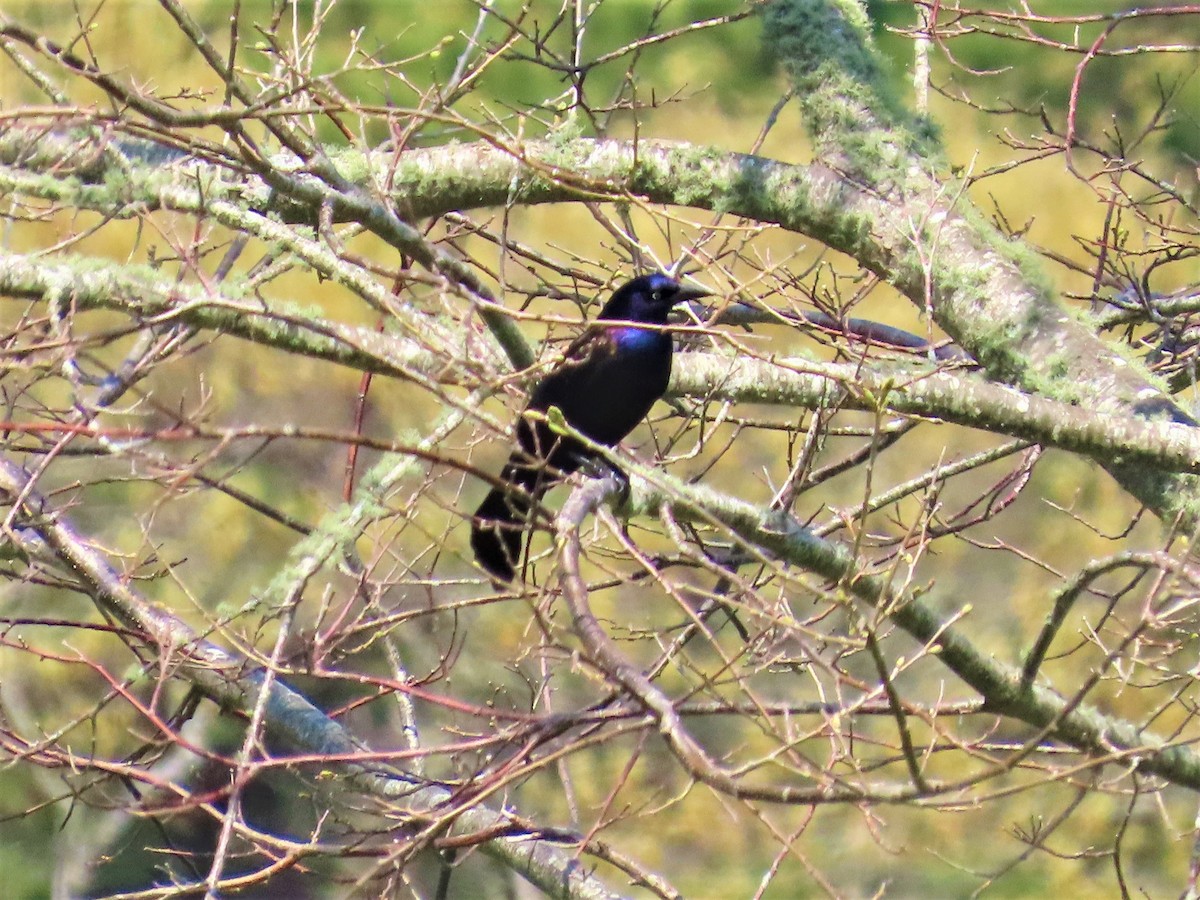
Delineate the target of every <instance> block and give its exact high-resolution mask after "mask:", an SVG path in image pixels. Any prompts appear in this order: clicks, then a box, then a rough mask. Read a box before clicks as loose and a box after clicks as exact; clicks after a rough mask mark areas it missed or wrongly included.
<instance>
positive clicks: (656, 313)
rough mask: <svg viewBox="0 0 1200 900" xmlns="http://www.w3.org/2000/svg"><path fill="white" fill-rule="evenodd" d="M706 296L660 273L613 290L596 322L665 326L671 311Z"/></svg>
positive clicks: (643, 277)
mask: <svg viewBox="0 0 1200 900" xmlns="http://www.w3.org/2000/svg"><path fill="white" fill-rule="evenodd" d="M708 296H710V294H709V292H708V291H706V290H703V289H702V288H695V287H689V286H687V285H682V284H680V283H679V282H678V281H676V280H675V279H674V278H671V277H670V276H669V275H664V274H663V273H662V272H655V273H654V274H652V275H640V276H638V277H637V278H635V279H633V280H632V281H629V282H626V283H625V284H623V285H621V287H619V288H617V290H616V291H615V292H614V293H613V295H612V297H611V299H609V301H608V302H607V303H606V304H604V309H602V310H600V318H601V319H624V320H625V321H628V322H646V323H647V324H651V325H666V324H667V314H668V313H669V312H670V311H671V307H673V306H675V305H676V304H677V303H684V302H686V301H688V300H696V299H698V298H700V297H708Z"/></svg>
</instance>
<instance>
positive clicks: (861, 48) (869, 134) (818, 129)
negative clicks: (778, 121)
mask: <svg viewBox="0 0 1200 900" xmlns="http://www.w3.org/2000/svg"><path fill="white" fill-rule="evenodd" d="M763 20H764V21H763V34H764V41H765V43H766V45H767V48H768V50H769V51H770V52H772V53H773V54H774V55H775V56H776V57H777V58H778V59H779V61H780V62H781V63H782V64H783V66H784V68H785V69H786V70H787V72H788V74H789V75H790V76H791V79H792V82H793V84H794V85H795V87H796V92H797V95H798V97H799V99H800V106H801V110H802V111H803V114H804V119H805V125H806V127H807V128H808V130H809V132H810V134H812V136H813V138H814V140H816V141H817V143H818V147H819V148H821V147H824V148H834V149H836V151H837V152H838V154H839V155H841V156H843V157H848V158H849V159H850V160H851V161H852V163H853V165H854V168H855V169H856V174H859V175H861V176H865V177H867V178H868V179H871V178H874V177H877V176H878V175H879V174H880V173H882V172H885V171H888V170H891V169H894V168H895V167H896V165H897V162H898V161H902V157H904V156H905V155H917V156H922V157H926V158H930V159H935V158H937V157H938V155H939V153H938V149H937V140H936V137H937V135H936V129H935V127H934V126H933V124H932V123H931V122H930V121H929V120H928V119H926V118H924V117H914V116H913V115H912V114H911V113H910V112H909V111H908V110H907V109H906V108H905V106H904V104H903V103H902V102H901V101H900V99H899V98H898V97H897V96H896V95H895V93H894V92H893V90H892V88H891V84H890V82H889V81H888V79H887V78H886V77H885V76H884V73H883V72H882V70H881V68H880V66H879V63H878V59H877V53H876V50H875V47H874V42H873V41H872V39H871V29H870V20H869V19H868V17H867V14H866V11H865V9H864V7H863V5H862V4H861V3H860V2H858V0H773V2H771V3H769V4H767V6H766V7H765V8H764V12H763Z"/></svg>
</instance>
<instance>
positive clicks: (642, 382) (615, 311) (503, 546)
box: [471, 273, 707, 581]
mask: <svg viewBox="0 0 1200 900" xmlns="http://www.w3.org/2000/svg"><path fill="white" fill-rule="evenodd" d="M704 296H707V292H706V291H702V290H699V289H696V288H689V287H684V286H682V285H680V284H679V282H677V281H675V280H674V279H673V278H670V277H668V276H666V275H663V274H661V273H655V274H653V275H643V276H641V277H639V278H635V279H633V280H632V281H630V282H628V283H627V284H625V285H623V286H621V287H620V288H618V289H617V290H616V291H615V292H614V293H613V295H612V298H611V299H610V300H609V301H608V303H606V304H605V305H604V308H603V309H602V310H601V311H600V315H599V316H598V317H597V321H596V322H595V323H594V324H593V325H591V326H590V327H589V328H588V330H587V331H586V332H585V333H584V334H583V336H582V337H580V339H579V340H577V341H576V342H575V343H574V344H572V345H571V347H570V349H568V351H567V354H566V358H565V359H564V360H563V362H562V363H561V364H560V365H559V366H558V367H557V368H556V369H554V371H552V372H550V374H548V375H547V376H546V377H545V378H543V379H542V380H541V381H540V382H539V383H538V385H537V386H536V387H535V388H534V389H533V393H532V394H531V395H530V398H529V406H528V407H527V408H528V409H531V410H538V411H541V412H545V411H547V410H549V409H550V408H551V407H558V409H559V410H560V411H561V412H562V415H563V418H564V419H565V420H566V421H567V423H568V424H569V425H570V426H571V427H572V428H574V429H575V430H576V431H578V432H579V433H581V434H583V435H586V436H587V437H588V438H589V439H590V440H592V441H594V442H595V443H597V444H604V445H605V446H609V447H611V446H612V445H614V444H616V443H617V442H619V441H620V440H621V439H622V438H624V437H625V436H626V435H627V434H629V432H631V431H632V430H633V429H634V427H635V426H636V425H637V424H638V422H640V421H642V419H644V418H645V417H646V413H648V412H649V411H650V407H651V406H653V405H654V401H655V400H657V399H658V398H659V397H661V396H662V395H663V392H664V391H665V390H666V389H667V381H668V379H669V378H670V377H671V355H672V340H671V336H670V335H669V334H667V333H666V332H665V331H659V330H653V329H645V328H639V327H637V325H623V324H612V325H609V324H605V323H606V322H614V323H616V322H637V323H643V324H646V325H651V326H660V327H661V326H664V325H666V324H667V315H668V313H670V311H671V307H673V306H674V305H675V304H677V303H682V302H683V301H685V300H691V299H693V298H696V297H704ZM592 458H593V454H591V453H589V452H588V450H587V448H586V447H585V446H584V445H583V444H582V443H580V442H579V441H578V440H577V439H575V438H571V437H565V436H562V435H556V434H554V432H553V431H551V430H550V427H549V426H548V425H547V424H546V423H545V422H535V421H531V420H530V419H529V418H528V417H525V416H522V417H521V419H520V420H519V421H518V422H517V447H516V449H515V450H513V453H512V455H511V456H510V457H509V459H508V464H507V465H506V466H505V467H504V470H503V471H502V472H501V473H500V479H501V480H502V481H503V482H505V485H504V487H496V488H493V489H492V490H491V492H490V493H489V494H488V495H487V496H486V497H485V498H484V500H483V503H481V504H480V505H479V509H477V510H476V511H475V521H474V523H473V525H472V528H471V548H472V549H473V550H474V552H475V559H476V561H477V562H478V563H479V564H480V565H481V566H483V568H485V569H486V570H487V571H488V572H489V573H490V574H491V575H492V576H494V577H495V578H497V579H499V580H502V581H511V580H512V579H513V577H514V575H515V574H516V566H517V564H518V562H519V561H520V558H521V548H522V545H523V542H524V534H525V528H526V524H527V520H528V518H529V513H530V512H531V510H532V509H533V506H534V504H535V503H536V502H537V501H538V499H539V498H540V497H541V495H542V494H544V493H545V492H546V490H547V489H548V488H550V487H551V486H552V485H554V484H555V483H557V482H558V481H561V480H562V479H563V478H564V477H565V476H567V475H569V474H570V473H572V472H575V471H577V470H578V469H579V468H580V467H581V466H582V465H585V464H586V463H588V462H589V461H591V460H592Z"/></svg>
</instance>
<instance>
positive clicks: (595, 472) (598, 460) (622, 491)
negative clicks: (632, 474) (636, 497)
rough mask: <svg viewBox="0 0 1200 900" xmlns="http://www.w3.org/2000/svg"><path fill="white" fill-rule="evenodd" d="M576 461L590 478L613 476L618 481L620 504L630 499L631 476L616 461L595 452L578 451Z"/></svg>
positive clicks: (618, 502) (618, 500) (578, 468)
mask: <svg viewBox="0 0 1200 900" xmlns="http://www.w3.org/2000/svg"><path fill="white" fill-rule="evenodd" d="M575 463H576V468H577V470H578V471H580V472H582V473H583V474H584V475H585V476H587V477H588V478H612V479H613V480H614V481H616V483H617V505H618V506H620V505H623V504H624V503H625V502H626V501H628V500H629V492H630V487H629V476H628V475H626V474H625V470H624V469H622V468H621V467H620V466H618V465H617V464H616V463H614V462H610V461H609V460H607V459H605V458H604V457H603V456H597V455H596V454H594V453H576V454H575Z"/></svg>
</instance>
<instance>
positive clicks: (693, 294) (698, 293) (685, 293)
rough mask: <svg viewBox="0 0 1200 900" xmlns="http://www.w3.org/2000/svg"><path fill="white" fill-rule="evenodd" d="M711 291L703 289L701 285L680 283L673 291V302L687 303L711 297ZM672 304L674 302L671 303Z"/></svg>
mask: <svg viewBox="0 0 1200 900" xmlns="http://www.w3.org/2000/svg"><path fill="white" fill-rule="evenodd" d="M712 295H713V292H712V291H708V290H705V289H704V288H702V287H692V286H690V285H687V284H681V285H680V286H679V290H677V291H676V292H675V298H674V300H675V304H678V303H687V302H689V301H691V300H699V299H701V298H703V297H711V296H712ZM672 305H674V304H672Z"/></svg>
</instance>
